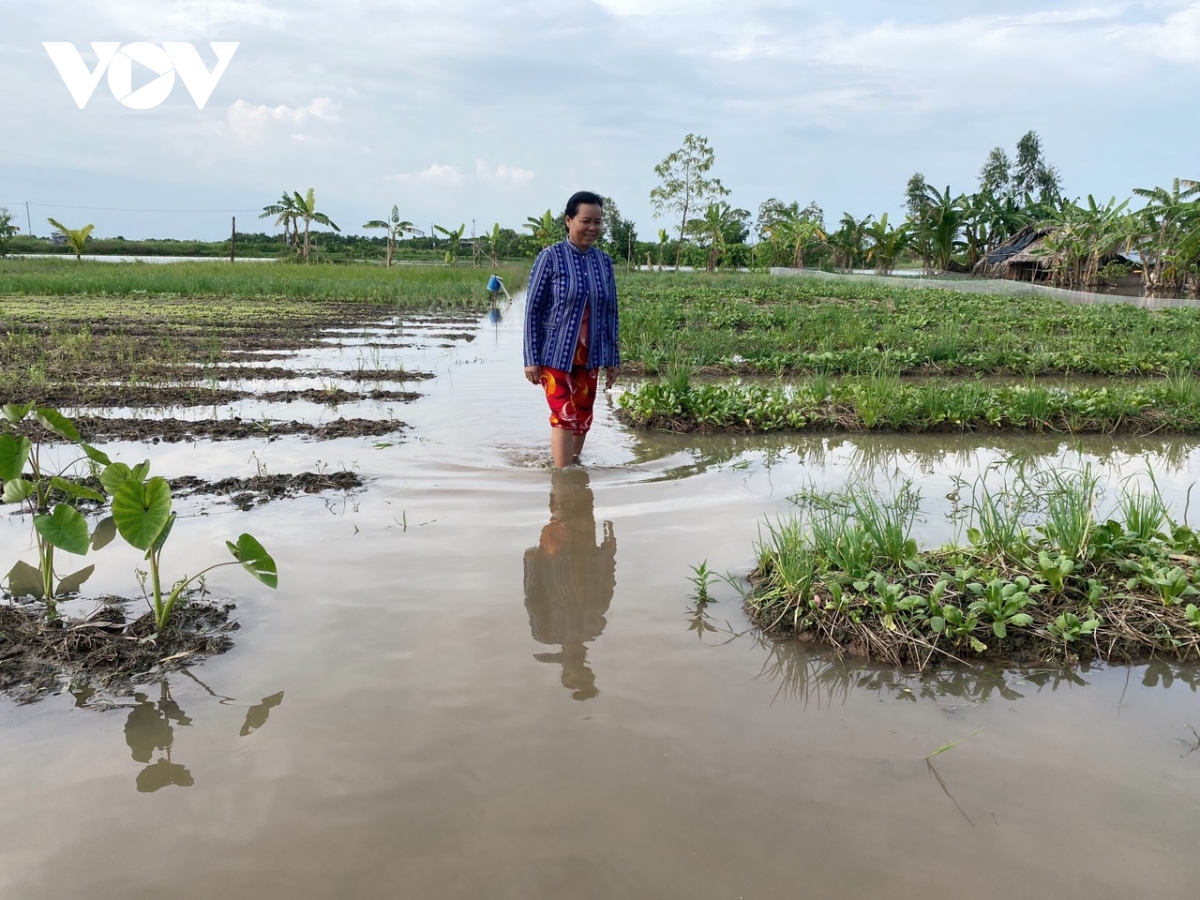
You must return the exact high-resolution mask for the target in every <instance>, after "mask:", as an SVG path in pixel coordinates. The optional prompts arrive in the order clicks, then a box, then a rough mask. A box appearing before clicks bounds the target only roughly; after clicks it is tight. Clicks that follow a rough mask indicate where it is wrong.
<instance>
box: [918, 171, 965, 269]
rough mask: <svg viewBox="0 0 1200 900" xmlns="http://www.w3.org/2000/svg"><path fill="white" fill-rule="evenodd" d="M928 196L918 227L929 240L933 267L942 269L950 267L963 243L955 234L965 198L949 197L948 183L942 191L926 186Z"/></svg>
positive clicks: (960, 225)
mask: <svg viewBox="0 0 1200 900" xmlns="http://www.w3.org/2000/svg"><path fill="white" fill-rule="evenodd" d="M928 198H929V204H928V206H927V207H926V208H925V212H924V220H923V223H922V230H923V231H924V233H925V237H927V239H928V240H929V246H930V251H931V253H932V257H933V259H932V261H933V264H934V266H935V267H936V268H938V269H941V270H942V271H943V272H944V271H946V270H947V269H949V268H950V263H951V262H952V261H953V259H954V253H955V252H956V251H957V250H959V249H961V248H962V247H963V246H964V245H963V243H962V241H960V240H959V235H960V233H961V232H962V229H963V225H964V224H965V223H966V218H967V215H966V208H965V198H963V197H962V196H961V195H960V196H957V197H955V196H952V195H951V194H950V185H946V190H945V191H944V192H939V191H938V190H937V189H936V188H932V187H931V188H929V189H928Z"/></svg>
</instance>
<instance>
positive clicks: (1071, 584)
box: [746, 467, 1200, 668]
mask: <svg viewBox="0 0 1200 900" xmlns="http://www.w3.org/2000/svg"><path fill="white" fill-rule="evenodd" d="M1151 484H1152V486H1151V488H1149V489H1145V488H1143V487H1141V486H1139V485H1136V484H1131V483H1129V482H1127V483H1126V484H1125V485H1124V486H1123V487H1122V490H1121V493H1120V496H1119V498H1118V499H1117V502H1116V504H1115V507H1114V509H1113V514H1112V516H1111V517H1109V518H1107V519H1105V520H1104V521H1100V520H1099V519H1098V518H1097V517H1096V510H1097V504H1098V503H1099V501H1100V498H1101V491H1100V485H1099V478H1098V476H1097V475H1096V474H1095V473H1094V472H1093V471H1092V469H1091V468H1090V467H1086V468H1084V469H1083V470H1081V471H1075V472H1066V471H1057V470H1056V471H1050V472H1041V473H1037V472H1035V473H1028V472H1024V471H1019V470H1018V471H1017V472H1016V474H1015V477H1014V479H1013V480H1012V481H1011V482H1010V483H1009V484H1007V485H1006V486H1005V487H1003V488H1000V489H992V488H990V487H989V486H988V484H987V479H986V476H981V477H980V478H979V479H978V480H977V481H976V482H975V483H974V485H966V484H960V486H959V495H965V494H966V492H968V491H969V492H970V500H968V501H965V503H963V504H962V507H961V508H960V509H959V510H958V513H959V514H960V515H962V516H964V517H966V519H967V521H969V522H970V525H969V527H968V528H967V529H966V538H967V540H966V542H965V543H960V544H956V545H952V546H947V547H943V548H941V549H937V550H925V551H922V550H919V549H918V544H917V541H916V539H915V538H914V537H913V528H914V524H915V522H916V521H917V518H918V515H919V511H920V498H919V495H918V493H917V492H915V491H913V490H912V488H911V485H907V484H906V485H905V486H904V487H902V489H901V490H899V491H898V492H897V493H896V495H895V496H894V497H891V498H887V499H884V498H881V497H880V496H878V495H877V494H876V493H874V492H872V491H870V490H867V489H865V488H851V489H847V490H845V491H842V492H834V493H826V494H822V493H818V492H812V491H809V492H804V493H802V494H801V495H798V496H797V497H796V498H794V499H795V500H796V501H797V502H798V503H799V504H800V511H799V513H798V514H795V515H792V516H790V517H787V518H784V519H781V520H779V521H775V522H771V523H768V524H767V527H766V533H765V535H764V536H763V537H762V538H761V539H760V541H759V543H758V545H757V547H756V553H757V568H756V570H755V572H754V573H753V575H752V576H751V584H752V587H751V589H750V590H749V591H748V593H747V595H746V602H747V607H748V609H749V610H750V612H751V614H752V616H753V618H754V619H755V620H756V622H758V623H759V624H760V625H762V626H763V627H765V628H766V629H767V630H768V631H771V632H777V633H784V634H792V635H803V636H807V637H808V638H811V639H813V640H816V641H819V642H822V643H826V644H829V645H833V646H835V647H838V648H842V649H846V650H850V651H851V652H855V653H858V654H861V655H865V656H867V657H869V658H876V659H880V660H883V661H886V662H890V663H893V664H897V665H902V664H905V665H907V664H911V665H916V666H917V667H919V668H924V667H925V666H927V665H929V664H930V663H931V661H933V660H941V661H945V660H947V659H957V660H963V659H964V658H966V657H972V656H974V657H980V656H990V657H994V658H1005V657H1018V656H1020V657H1028V656H1036V657H1038V658H1043V659H1051V658H1054V659H1072V658H1076V659H1091V658H1097V659H1101V660H1105V661H1110V660H1112V661H1126V662H1133V661H1137V660H1144V659H1147V658H1151V657H1155V656H1161V657H1164V658H1174V659H1185V660H1186V659H1200V608H1197V605H1196V600H1197V598H1200V535H1197V533H1196V532H1195V531H1193V530H1192V528H1190V527H1189V526H1188V525H1187V524H1186V516H1185V523H1180V522H1176V521H1174V520H1173V519H1172V517H1171V514H1170V511H1169V510H1168V508H1167V506H1166V504H1165V502H1164V501H1163V498H1162V495H1161V493H1160V492H1159V490H1158V488H1157V485H1154V484H1153V481H1152V482H1151Z"/></svg>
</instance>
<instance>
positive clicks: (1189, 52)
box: [1138, 4, 1200, 63]
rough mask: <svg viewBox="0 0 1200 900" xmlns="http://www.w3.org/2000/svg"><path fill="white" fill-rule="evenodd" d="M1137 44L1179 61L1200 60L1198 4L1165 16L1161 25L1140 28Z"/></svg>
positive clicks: (1199, 9) (1150, 51) (1199, 12)
mask: <svg viewBox="0 0 1200 900" xmlns="http://www.w3.org/2000/svg"><path fill="white" fill-rule="evenodd" d="M1138 44H1139V45H1140V47H1141V48H1142V49H1143V50H1144V51H1145V52H1146V53H1150V54H1154V55H1157V56H1161V57H1164V58H1165V59H1171V60H1176V61H1179V62H1193V63H1194V62H1200V4H1197V5H1195V6H1190V7H1188V8H1187V9H1184V10H1180V11H1179V12H1177V13H1174V14H1173V15H1170V16H1167V18H1166V20H1165V21H1164V22H1163V23H1162V24H1161V25H1150V26H1147V27H1146V28H1144V29H1142V32H1141V34H1140V35H1139V40H1138Z"/></svg>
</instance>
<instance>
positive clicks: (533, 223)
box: [524, 210, 566, 250]
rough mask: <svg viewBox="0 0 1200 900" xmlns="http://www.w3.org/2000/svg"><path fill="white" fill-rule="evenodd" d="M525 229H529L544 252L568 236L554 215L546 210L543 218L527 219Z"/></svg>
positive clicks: (528, 217) (532, 217)
mask: <svg viewBox="0 0 1200 900" xmlns="http://www.w3.org/2000/svg"><path fill="white" fill-rule="evenodd" d="M524 227H525V228H528V229H529V232H530V234H532V235H533V239H534V240H535V241H536V242H537V245H538V248H539V249H542V250H544V249H545V248H547V247H549V246H550V245H551V244H557V243H558V242H559V241H561V240H562V239H563V238H564V237H566V234H565V232H564V226H563V225H562V223H560V222H559V221H558V219H557V218H555V216H554V213H553V212H551V211H550V210H546V211H545V212H544V213H542V215H541V217H540V218H539V217H534V216H527V217H526V218H525V226H524Z"/></svg>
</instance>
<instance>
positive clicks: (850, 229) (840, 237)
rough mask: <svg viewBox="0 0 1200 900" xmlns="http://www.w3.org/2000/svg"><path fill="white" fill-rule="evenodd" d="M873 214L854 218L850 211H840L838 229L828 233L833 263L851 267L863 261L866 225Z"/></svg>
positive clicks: (869, 222) (845, 267)
mask: <svg viewBox="0 0 1200 900" xmlns="http://www.w3.org/2000/svg"><path fill="white" fill-rule="evenodd" d="M873 218H874V216H867V217H866V218H865V219H856V218H854V216H852V215H850V213H842V218H841V221H840V222H839V223H838V230H837V231H835V232H833V233H832V234H830V235H829V239H828V242H829V246H830V247H831V248H833V258H834V265H836V266H839V267H840V268H843V269H853V268H855V267H856V266H857V265H858V264H859V263H860V262H863V261H865V253H866V246H865V244H866V240H867V227H868V226H869V225H870V224H871V220H872V219H873Z"/></svg>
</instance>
